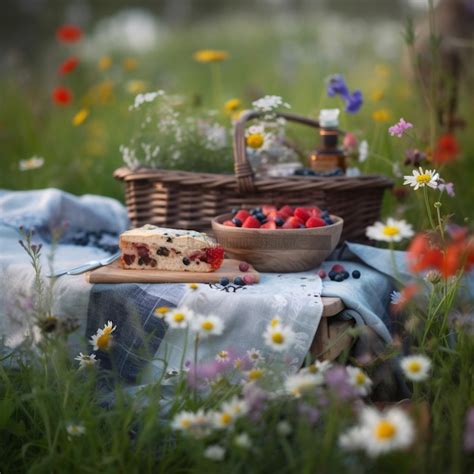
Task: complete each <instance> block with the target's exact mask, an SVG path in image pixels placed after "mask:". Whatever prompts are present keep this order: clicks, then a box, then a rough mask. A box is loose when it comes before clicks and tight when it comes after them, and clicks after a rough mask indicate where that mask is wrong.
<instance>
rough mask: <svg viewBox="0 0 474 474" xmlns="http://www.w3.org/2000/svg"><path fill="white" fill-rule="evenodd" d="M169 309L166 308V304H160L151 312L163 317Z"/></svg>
mask: <svg viewBox="0 0 474 474" xmlns="http://www.w3.org/2000/svg"><path fill="white" fill-rule="evenodd" d="M169 310H170V308H168V306H160V307H158V308H156V309H155V311H154V313H153V314H154V315H155V316H156V317H158V318H160V319H164V317H165V316H166V313H168V312H169Z"/></svg>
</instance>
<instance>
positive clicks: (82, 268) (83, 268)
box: [46, 252, 120, 278]
mask: <svg viewBox="0 0 474 474" xmlns="http://www.w3.org/2000/svg"><path fill="white" fill-rule="evenodd" d="M119 257H120V252H117V253H116V254H114V255H112V256H110V257H106V258H103V259H101V260H91V261H90V262H87V263H83V264H82V265H79V266H78V267H74V268H70V269H68V270H60V271H57V272H54V273H52V274H51V275H46V276H47V277H48V278H59V277H60V276H63V275H80V274H81V273H85V272H88V271H90V270H94V269H96V268H99V267H103V266H105V265H109V264H110V263H112V262H115V260H117V259H118V258H119Z"/></svg>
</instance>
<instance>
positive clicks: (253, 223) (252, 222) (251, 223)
mask: <svg viewBox="0 0 474 474" xmlns="http://www.w3.org/2000/svg"><path fill="white" fill-rule="evenodd" d="M242 227H245V228H247V229H258V228H259V227H260V221H259V220H258V219H256V218H255V217H254V216H248V217H247V219H245V221H244V223H243V224H242Z"/></svg>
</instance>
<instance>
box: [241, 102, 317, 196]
mask: <svg viewBox="0 0 474 474" xmlns="http://www.w3.org/2000/svg"><path fill="white" fill-rule="evenodd" d="M262 115H265V112H257V111H255V110H247V111H245V112H244V113H242V114H241V115H240V117H239V119H238V120H237V121H236V122H235V127H234V170H235V176H236V178H237V187H238V189H239V193H241V194H243V193H253V192H254V191H255V183H254V172H253V170H252V167H251V166H250V163H249V160H248V159H247V152H246V143H245V124H246V122H248V121H249V120H252V119H254V118H258V117H261V116H262ZM275 115H276V116H277V117H282V118H284V119H286V120H288V121H289V122H296V123H300V124H303V125H308V126H310V127H313V128H319V122H318V121H317V120H312V119H310V118H307V117H303V116H302V115H296V114H291V113H287V112H276V113H275Z"/></svg>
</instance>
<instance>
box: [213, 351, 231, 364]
mask: <svg viewBox="0 0 474 474" xmlns="http://www.w3.org/2000/svg"><path fill="white" fill-rule="evenodd" d="M215 359H216V360H217V362H222V363H224V362H229V360H230V354H229V352H228V351H219V352H218V353H217V354H216V357H215Z"/></svg>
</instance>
